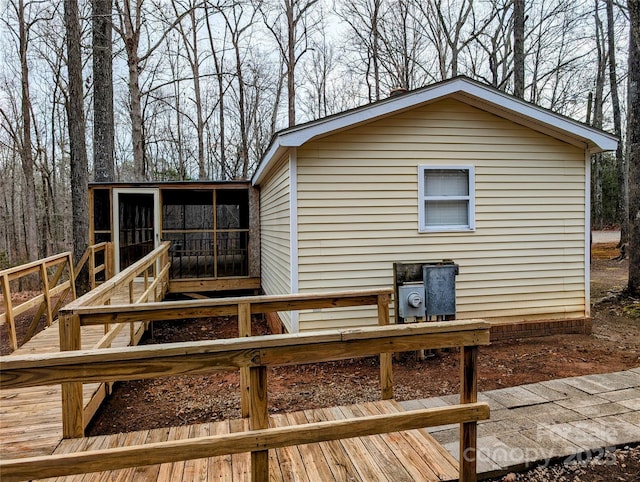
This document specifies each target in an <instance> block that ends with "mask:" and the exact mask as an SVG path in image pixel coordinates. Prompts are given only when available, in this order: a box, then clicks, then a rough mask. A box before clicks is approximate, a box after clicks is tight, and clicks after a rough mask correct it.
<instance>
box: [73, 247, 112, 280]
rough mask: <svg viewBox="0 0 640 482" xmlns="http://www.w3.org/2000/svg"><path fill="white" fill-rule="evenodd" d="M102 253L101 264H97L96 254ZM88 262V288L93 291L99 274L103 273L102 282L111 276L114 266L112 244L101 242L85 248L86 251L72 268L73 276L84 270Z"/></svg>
mask: <svg viewBox="0 0 640 482" xmlns="http://www.w3.org/2000/svg"><path fill="white" fill-rule="evenodd" d="M100 253H102V260H101V261H102V262H98V261H97V259H98V256H97V255H98V254H100ZM87 261H88V262H89V268H88V270H89V286H90V287H91V289H94V288H95V287H96V286H98V280H97V279H98V275H99V274H100V273H104V274H103V275H102V277H103V278H104V280H103V281H107V280H108V279H109V278H111V277H112V276H113V273H114V266H113V243H109V242H102V243H98V244H92V245H91V246H89V247H88V248H87V250H86V251H85V252H84V254H83V255H82V258H80V261H78V264H77V265H76V266H75V268H74V272H75V276H76V277H77V276H78V274H79V273H80V272H81V271H82V268H84V265H85V264H86V263H87Z"/></svg>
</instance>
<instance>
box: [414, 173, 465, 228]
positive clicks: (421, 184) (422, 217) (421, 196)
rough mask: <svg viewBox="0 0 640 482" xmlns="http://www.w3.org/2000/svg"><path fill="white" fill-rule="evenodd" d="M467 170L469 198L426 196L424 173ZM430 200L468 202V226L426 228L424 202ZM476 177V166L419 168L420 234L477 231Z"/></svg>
mask: <svg viewBox="0 0 640 482" xmlns="http://www.w3.org/2000/svg"><path fill="white" fill-rule="evenodd" d="M437 169H441V170H466V171H468V172H469V196H431V197H428V198H427V197H426V196H425V195H424V188H425V186H424V172H425V171H426V170H437ZM426 199H429V200H434V201H435V200H452V201H455V200H468V201H469V204H468V209H469V212H468V219H469V224H468V225H464V226H461V225H442V226H425V222H424V220H425V208H424V202H425V200H426ZM475 199H476V175H475V168H474V166H470V165H464V166H446V165H439V166H432V165H419V166H418V232H420V233H441V232H470V231H475V230H476V201H475Z"/></svg>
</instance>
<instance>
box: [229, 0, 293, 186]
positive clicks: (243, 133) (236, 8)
mask: <svg viewBox="0 0 640 482" xmlns="http://www.w3.org/2000/svg"><path fill="white" fill-rule="evenodd" d="M218 10H219V12H220V13H221V14H222V16H223V17H224V21H225V24H226V27H227V31H228V32H229V34H230V36H231V45H232V47H233V54H234V60H235V77H236V82H235V89H236V92H237V109H238V110H237V114H238V123H239V130H240V132H239V133H240V143H239V147H238V149H237V151H238V164H239V165H240V166H241V176H242V178H243V179H247V177H248V175H249V132H248V126H249V121H248V114H247V105H246V104H247V102H246V85H245V73H244V69H245V63H244V59H243V46H242V43H241V42H242V40H243V37H244V36H245V34H246V33H247V32H248V31H249V29H250V28H251V27H252V26H253V23H254V19H255V16H256V14H257V10H254V9H249V12H248V13H247V10H246V9H245V7H244V6H243V5H242V4H237V5H233V6H232V8H229V5H224V6H223V5H220V6H218ZM293 51H294V52H295V49H294V50H293ZM293 69H295V65H294V66H293ZM294 84H295V81H294ZM293 93H294V95H295V90H294V92H293ZM221 98H222V97H221ZM289 105H290V106H291V105H292V104H291V100H290V104H289ZM293 106H294V108H293V113H294V119H295V99H294V100H293ZM289 114H290V115H291V108H290V109H289Z"/></svg>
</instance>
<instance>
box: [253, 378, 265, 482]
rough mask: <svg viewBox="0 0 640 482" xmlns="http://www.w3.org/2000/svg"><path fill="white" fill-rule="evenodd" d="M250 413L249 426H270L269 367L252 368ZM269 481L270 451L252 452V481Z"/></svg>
mask: <svg viewBox="0 0 640 482" xmlns="http://www.w3.org/2000/svg"><path fill="white" fill-rule="evenodd" d="M249 370H250V374H249V376H250V394H251V396H250V399H251V403H250V413H249V428H250V429H251V430H260V429H266V428H269V410H268V404H267V367H265V366H259V367H251V368H250V369H249ZM268 481H269V451H268V450H260V451H254V452H251V482H268Z"/></svg>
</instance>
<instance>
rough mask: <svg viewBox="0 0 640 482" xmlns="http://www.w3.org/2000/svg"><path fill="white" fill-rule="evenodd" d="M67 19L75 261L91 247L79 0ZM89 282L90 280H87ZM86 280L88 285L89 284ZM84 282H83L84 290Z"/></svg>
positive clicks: (67, 8) (68, 8)
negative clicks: (88, 246) (89, 245)
mask: <svg viewBox="0 0 640 482" xmlns="http://www.w3.org/2000/svg"><path fill="white" fill-rule="evenodd" d="M64 19H65V27H66V29H65V30H66V33H67V71H68V76H69V99H68V102H67V116H68V118H69V146H70V163H71V204H72V212H73V214H72V217H73V253H74V256H75V259H76V261H78V260H79V259H80V258H81V257H82V255H83V254H84V251H85V249H86V248H87V245H88V244H89V243H88V241H89V206H88V194H87V190H88V186H87V184H88V180H89V179H88V177H89V175H88V162H87V148H86V145H85V125H84V106H83V99H84V97H83V95H82V55H81V53H80V17H79V15H78V3H77V1H76V0H65V2H64ZM86 281H88V279H87V280H86ZM86 281H85V282H86ZM82 285H84V283H82V282H81V288H83V287H84V288H86V287H87V286H82Z"/></svg>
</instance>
